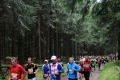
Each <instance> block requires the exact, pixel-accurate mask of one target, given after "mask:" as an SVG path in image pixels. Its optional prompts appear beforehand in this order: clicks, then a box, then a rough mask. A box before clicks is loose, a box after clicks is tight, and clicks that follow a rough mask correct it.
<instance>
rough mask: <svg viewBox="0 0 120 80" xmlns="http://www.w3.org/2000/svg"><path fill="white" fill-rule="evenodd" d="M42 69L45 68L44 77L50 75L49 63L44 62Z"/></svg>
mask: <svg viewBox="0 0 120 80" xmlns="http://www.w3.org/2000/svg"><path fill="white" fill-rule="evenodd" d="M42 70H43V77H44V78H47V77H48V76H49V65H46V64H44V65H43V66H42Z"/></svg>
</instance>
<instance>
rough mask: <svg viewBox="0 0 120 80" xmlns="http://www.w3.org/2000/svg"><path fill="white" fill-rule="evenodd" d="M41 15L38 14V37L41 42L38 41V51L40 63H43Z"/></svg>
mask: <svg viewBox="0 0 120 80" xmlns="http://www.w3.org/2000/svg"><path fill="white" fill-rule="evenodd" d="M40 33H41V32H40V15H38V36H39V37H38V39H39V42H38V44H39V45H38V53H39V63H41V40H40V37H41V36H40Z"/></svg>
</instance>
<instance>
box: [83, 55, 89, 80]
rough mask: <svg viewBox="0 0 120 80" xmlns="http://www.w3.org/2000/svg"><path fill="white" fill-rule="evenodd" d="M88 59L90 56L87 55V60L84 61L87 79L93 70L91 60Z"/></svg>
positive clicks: (86, 79)
mask: <svg viewBox="0 0 120 80" xmlns="http://www.w3.org/2000/svg"><path fill="white" fill-rule="evenodd" d="M88 59H89V57H88V56H86V57H85V61H84V63H83V68H84V77H85V80H89V77H90V72H91V62H90V61H89V60H88Z"/></svg>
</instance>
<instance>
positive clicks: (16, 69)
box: [9, 57, 26, 80]
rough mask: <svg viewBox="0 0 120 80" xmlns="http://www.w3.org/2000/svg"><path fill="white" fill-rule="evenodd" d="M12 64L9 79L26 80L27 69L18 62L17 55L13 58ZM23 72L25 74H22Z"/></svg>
mask: <svg viewBox="0 0 120 80" xmlns="http://www.w3.org/2000/svg"><path fill="white" fill-rule="evenodd" d="M11 64H12V65H11V66H10V76H9V80H24V79H25V76H26V71H25V70H24V68H23V67H22V66H21V65H19V64H18V63H17V59H16V58H15V57H12V58H11ZM21 73H23V76H21Z"/></svg>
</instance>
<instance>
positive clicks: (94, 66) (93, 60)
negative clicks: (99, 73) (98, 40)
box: [92, 56, 97, 71]
mask: <svg viewBox="0 0 120 80" xmlns="http://www.w3.org/2000/svg"><path fill="white" fill-rule="evenodd" d="M96 63H97V60H96V57H95V56H94V57H93V58H92V69H94V70H96ZM92 71H93V70H92Z"/></svg>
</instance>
